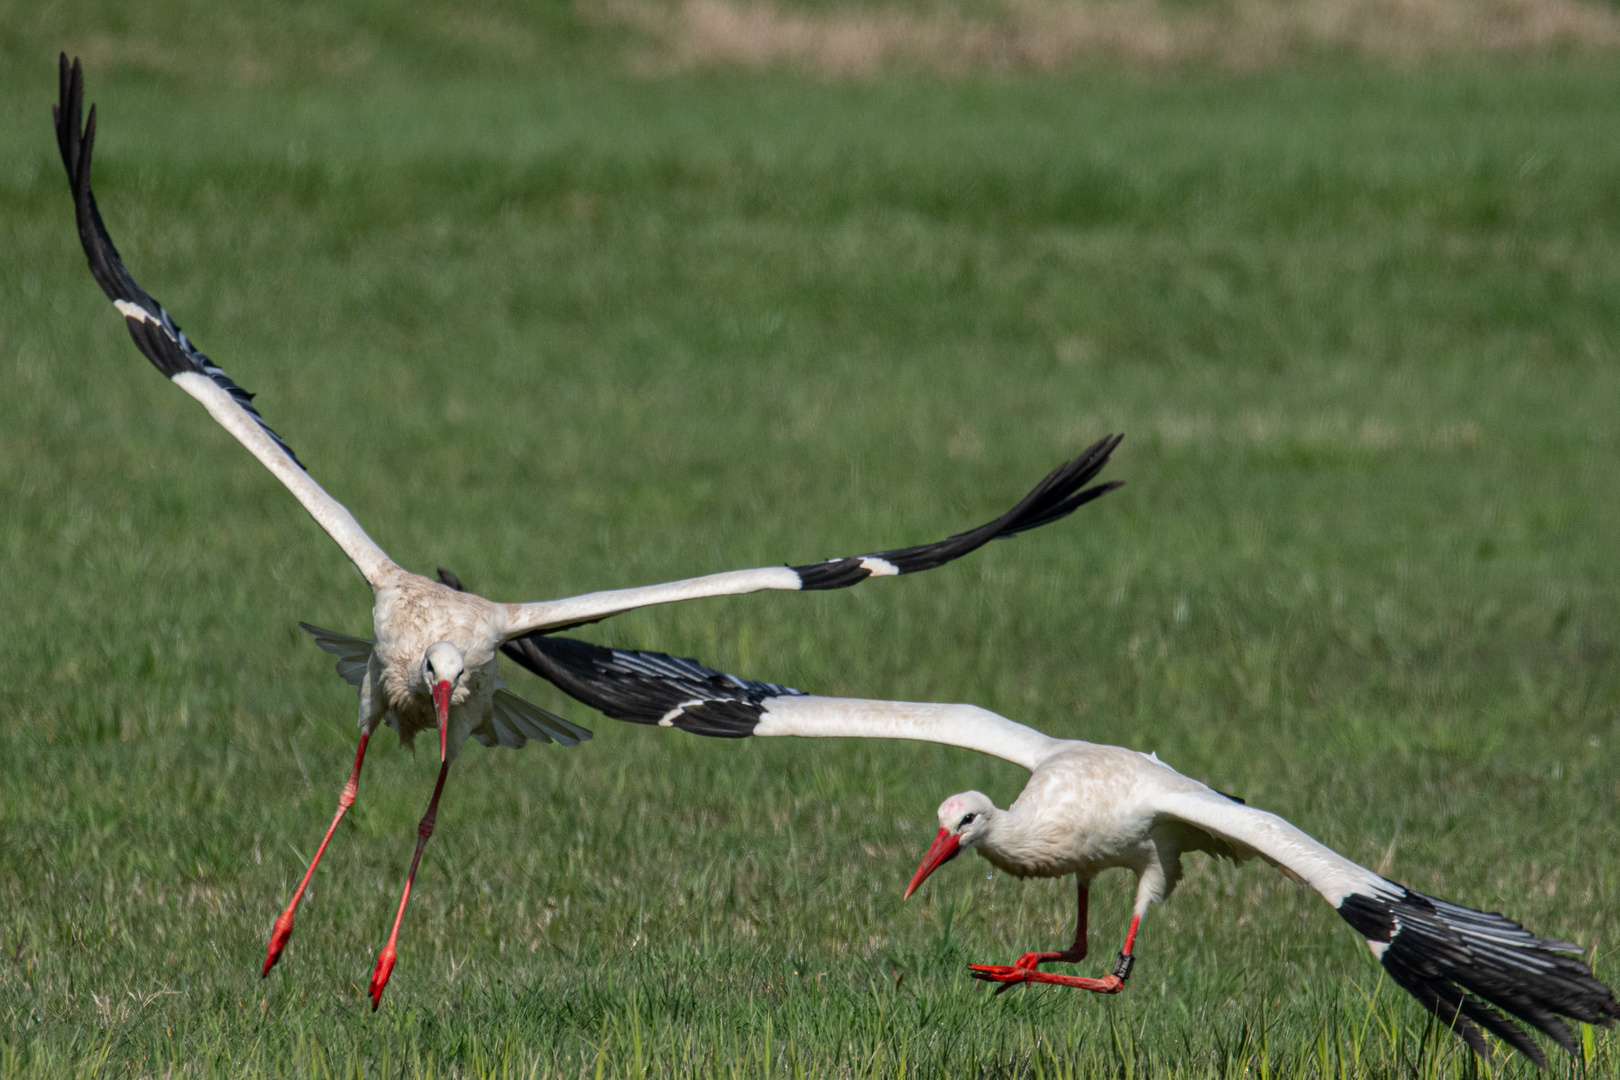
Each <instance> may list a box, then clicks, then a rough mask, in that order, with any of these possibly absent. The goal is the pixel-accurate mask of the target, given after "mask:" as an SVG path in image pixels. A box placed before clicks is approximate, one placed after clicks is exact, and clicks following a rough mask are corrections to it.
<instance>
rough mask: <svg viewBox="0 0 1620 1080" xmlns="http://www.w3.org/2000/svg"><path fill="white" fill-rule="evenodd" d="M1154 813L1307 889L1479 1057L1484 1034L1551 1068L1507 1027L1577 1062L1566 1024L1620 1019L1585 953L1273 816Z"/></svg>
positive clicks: (1182, 798) (1161, 807)
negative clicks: (1394, 874) (1430, 890)
mask: <svg viewBox="0 0 1620 1080" xmlns="http://www.w3.org/2000/svg"><path fill="white" fill-rule="evenodd" d="M1157 809H1158V811H1159V814H1160V816H1161V817H1164V818H1170V819H1173V820H1176V821H1180V822H1183V823H1185V824H1188V825H1192V826H1195V827H1196V828H1199V829H1202V830H1204V831H1205V832H1207V833H1209V834H1210V835H1211V836H1212V837H1214V838H1216V839H1217V840H1218V841H1224V842H1225V843H1227V844H1230V845H1235V846H1237V847H1238V848H1239V849H1240V850H1242V849H1247V850H1250V851H1254V852H1256V853H1258V854H1260V855H1262V856H1264V857H1265V858H1266V859H1268V860H1270V861H1271V862H1274V863H1276V864H1277V865H1278V866H1280V867H1282V868H1283V869H1285V870H1287V871H1289V872H1290V873H1292V874H1294V875H1297V876H1298V877H1300V878H1302V879H1304V881H1305V882H1306V883H1307V884H1309V885H1310V886H1311V887H1312V888H1314V889H1315V890H1316V891H1317V892H1319V893H1321V894H1322V896H1323V898H1325V899H1326V900H1327V902H1328V903H1330V904H1332V905H1333V906H1334V908H1336V909H1337V910H1338V912H1339V914H1340V915H1341V916H1342V917H1343V918H1344V921H1345V922H1347V923H1349V924H1350V925H1351V927H1352V928H1353V929H1354V930H1355V931H1356V932H1357V933H1358V934H1361V935H1362V937H1363V938H1365V939H1366V941H1367V945H1368V947H1369V948H1371V949H1372V952H1373V955H1374V956H1376V957H1378V961H1379V963H1381V964H1382V965H1383V967H1384V970H1385V971H1386V972H1388V973H1389V977H1390V978H1391V979H1392V980H1394V982H1395V983H1396V984H1397V985H1399V986H1400V987H1402V988H1403V989H1404V990H1406V991H1407V992H1408V993H1410V994H1411V995H1412V996H1413V997H1415V998H1416V999H1417V1000H1418V1003H1419V1004H1421V1005H1422V1006H1423V1007H1424V1008H1425V1009H1427V1010H1429V1012H1431V1013H1433V1014H1434V1015H1435V1016H1436V1017H1437V1018H1438V1019H1439V1020H1440V1022H1441V1023H1442V1024H1445V1025H1446V1026H1447V1027H1450V1028H1453V1029H1454V1030H1455V1031H1456V1032H1457V1034H1458V1035H1460V1036H1462V1038H1463V1039H1464V1040H1465V1041H1467V1043H1468V1045H1469V1046H1471V1047H1472V1048H1473V1049H1474V1050H1475V1051H1476V1052H1478V1053H1479V1054H1480V1055H1481V1056H1484V1057H1489V1055H1490V1051H1489V1047H1488V1046H1487V1044H1486V1042H1485V1038H1484V1036H1483V1035H1482V1034H1481V1033H1480V1029H1481V1028H1484V1029H1485V1030H1486V1031H1489V1032H1490V1033H1491V1034H1492V1035H1495V1036H1496V1037H1497V1038H1499V1039H1501V1040H1502V1041H1503V1042H1505V1043H1507V1044H1508V1045H1509V1046H1512V1047H1513V1048H1514V1049H1516V1050H1518V1051H1519V1052H1521V1053H1523V1054H1524V1055H1525V1056H1526V1057H1528V1058H1529V1059H1530V1060H1531V1061H1533V1062H1535V1063H1536V1065H1537V1066H1539V1067H1541V1068H1546V1066H1547V1058H1546V1055H1545V1054H1543V1053H1542V1051H1541V1048H1540V1047H1539V1046H1537V1045H1536V1043H1535V1041H1534V1040H1533V1039H1532V1038H1531V1037H1530V1036H1529V1034H1527V1033H1526V1032H1525V1031H1524V1029H1523V1028H1521V1027H1519V1026H1518V1025H1517V1024H1515V1023H1514V1022H1513V1020H1512V1019H1509V1017H1513V1018H1515V1019H1518V1020H1521V1021H1523V1022H1524V1023H1526V1024H1529V1025H1530V1026H1532V1027H1534V1028H1536V1029H1537V1030H1539V1031H1541V1032H1542V1033H1543V1034H1545V1035H1547V1036H1548V1037H1549V1038H1551V1039H1552V1040H1553V1041H1554V1042H1556V1043H1558V1044H1559V1045H1560V1046H1562V1047H1564V1049H1566V1050H1568V1051H1569V1052H1570V1053H1572V1054H1574V1053H1576V1045H1575V1037H1574V1035H1573V1034H1572V1033H1571V1032H1570V1030H1569V1026H1568V1025H1567V1024H1565V1022H1564V1021H1563V1020H1562V1019H1560V1017H1567V1018H1568V1019H1571V1020H1577V1021H1580V1022H1581V1023H1586V1024H1599V1025H1603V1026H1608V1025H1609V1024H1611V1023H1612V1022H1613V1021H1614V1019H1615V1018H1616V1017H1620V1005H1617V1004H1616V1002H1615V998H1614V992H1613V991H1612V990H1610V989H1609V988H1608V987H1607V986H1605V985H1604V984H1603V983H1601V982H1599V981H1598V980H1597V979H1596V978H1595V977H1593V975H1592V969H1591V968H1589V967H1587V966H1586V965H1585V964H1584V963H1582V962H1581V961H1580V960H1579V959H1576V957H1578V956H1580V954H1581V953H1582V951H1583V950H1582V949H1581V947H1580V946H1579V945H1573V944H1571V943H1569V942H1567V941H1555V940H1553V939H1551V938H1544V937H1537V936H1536V935H1534V934H1532V933H1530V931H1528V930H1526V929H1525V928H1524V927H1523V926H1521V925H1519V924H1518V923H1516V922H1514V921H1513V920H1512V919H1509V918H1507V917H1506V916H1504V915H1498V914H1495V913H1493V912H1484V911H1475V910H1474V909H1472V908H1466V907H1463V906H1461V905H1459V904H1453V903H1449V902H1448V901H1445V900H1438V899H1435V898H1434V897H1432V896H1425V895H1424V894H1422V893H1420V892H1415V891H1413V890H1411V889H1408V888H1406V887H1405V886H1404V885H1397V884H1396V883H1395V882H1393V881H1387V880H1385V879H1384V878H1382V877H1380V876H1379V875H1378V874H1375V873H1373V872H1372V871H1371V870H1368V869H1367V868H1366V867H1364V866H1361V865H1359V864H1357V863H1354V862H1351V861H1350V860H1349V859H1347V858H1345V857H1344V856H1343V855H1340V854H1339V853H1338V852H1336V851H1334V850H1333V849H1332V848H1330V847H1328V846H1327V845H1325V844H1322V843H1319V842H1317V841H1316V840H1314V839H1312V838H1311V837H1309V836H1307V835H1306V834H1305V833H1303V832H1301V831H1300V830H1299V829H1297V828H1295V827H1294V826H1293V825H1290V824H1289V823H1288V822H1286V821H1284V820H1283V819H1282V818H1280V817H1278V816H1277V815H1276V814H1269V813H1267V812H1266V811H1264V810H1256V809H1254V808H1253V807H1249V806H1243V805H1240V804H1238V803H1235V802H1232V801H1230V800H1228V799H1227V798H1225V797H1224V796H1221V795H1218V794H1216V793H1215V792H1208V793H1205V792H1186V791H1180V792H1172V793H1165V794H1163V795H1161V796H1160V797H1159V800H1158V802H1157ZM1503 1013H1506V1014H1508V1015H1506V1016H1504V1015H1503Z"/></svg>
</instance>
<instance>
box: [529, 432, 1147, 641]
mask: <svg viewBox="0 0 1620 1080" xmlns="http://www.w3.org/2000/svg"><path fill="white" fill-rule="evenodd" d="M1122 438H1123V436H1120V435H1110V436H1108V437H1106V438H1103V439H1099V440H1098V441H1097V442H1095V443H1093V444H1092V445H1091V446H1090V447H1088V448H1087V449H1086V451H1085V453H1083V454H1081V455H1080V456H1079V457H1077V458H1075V459H1074V460H1073V461H1069V462H1065V463H1064V464H1062V465H1059V466H1058V467H1057V468H1056V469H1053V470H1052V471H1051V472H1050V473H1048V474H1047V475H1046V477H1045V478H1044V479H1042V480H1041V482H1040V483H1039V484H1036V485H1035V487H1034V489H1033V490H1031V491H1030V493H1029V494H1028V495H1025V496H1024V498H1023V499H1022V500H1020V501H1019V503H1018V505H1017V506H1014V507H1013V508H1012V509H1011V510H1009V511H1007V512H1006V513H1005V514H1002V515H1001V516H1000V517H998V518H996V519H995V520H994V521H989V522H986V523H985V524H983V525H980V526H979V527H978V528H976V529H969V530H968V531H967V532H963V533H957V534H956V535H955V536H951V537H947V538H946V539H944V540H937V541H935V542H933V543H931V544H919V545H917V546H915V547H908V548H895V549H894V550H892V551H879V552H875V553H873V554H871V555H852V556H849V557H846V558H840V559H828V560H827V561H826V562H819V563H807V564H806V565H804V566H767V567H761V568H758V569H754V570H732V571H728V572H726V573H723V574H710V575H708V576H706V577H698V578H687V579H685V580H683V581H671V582H666V583H664V584H662V585H648V586H644V587H642V588H636V589H613V590H609V591H606V592H595V593H586V594H584V595H582V596H574V597H569V598H568V599H565V600H547V601H542V602H540V603H536V604H512V605H509V606H508V612H509V618H508V623H507V626H506V630H505V634H504V636H505V637H508V638H511V637H518V636H521V635H523V634H527V633H533V632H544V631H548V630H560V629H564V628H566V627H570V626H578V625H580V624H581V623H587V622H595V621H596V620H598V619H604V618H606V617H608V616H609V615H617V614H619V613H621V612H625V611H631V610H633V609H635V608H640V607H650V606H652V605H654V604H668V603H672V602H674V601H677V600H694V599H697V598H699V597H705V596H734V595H737V594H740V593H750V592H758V591H760V590H762V589H787V590H795V589H805V590H810V589H845V588H848V587H849V586H851V585H855V584H858V583H860V582H862V581H865V580H866V579H867V578H869V577H893V576H895V575H897V574H912V573H916V572H917V571H919V570H932V569H934V568H935V567H937V566H944V565H945V564H946V563H948V562H950V561H952V560H953V559H959V558H961V557H962V556H963V555H966V554H968V553H969V552H972V551H977V550H978V549H979V548H981V547H983V546H984V545H985V544H988V543H989V542H990V541H992V540H996V539H1001V538H1005V537H1011V536H1017V535H1018V534H1019V533H1021V532H1028V531H1029V530H1030V529H1038V528H1040V527H1041V526H1042V525H1048V524H1051V523H1052V522H1054V521H1058V520H1061V519H1062V518H1065V517H1068V516H1069V515H1070V514H1072V513H1074V511H1076V510H1078V509H1079V508H1080V507H1082V506H1084V505H1085V504H1086V503H1088V502H1091V501H1092V500H1093V499H1095V498H1098V497H1099V496H1101V495H1104V494H1107V493H1108V492H1110V491H1112V490H1114V489H1115V488H1116V487H1119V486H1120V485H1119V483H1117V482H1114V483H1106V484H1095V485H1092V486H1090V487H1087V486H1086V485H1088V484H1090V483H1091V481H1092V480H1093V479H1094V478H1095V477H1096V476H1097V474H1098V473H1099V472H1101V471H1102V469H1103V466H1105V465H1107V464H1108V458H1109V455H1111V454H1112V453H1113V452H1114V448H1115V447H1117V446H1118V445H1119V443H1120V440H1121V439H1122Z"/></svg>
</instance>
